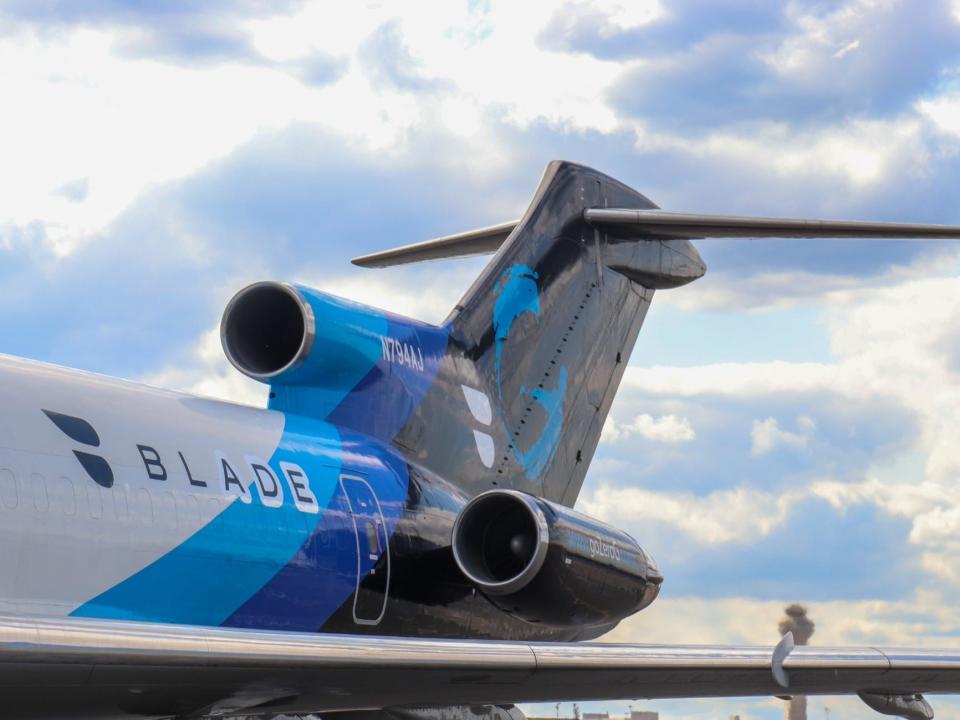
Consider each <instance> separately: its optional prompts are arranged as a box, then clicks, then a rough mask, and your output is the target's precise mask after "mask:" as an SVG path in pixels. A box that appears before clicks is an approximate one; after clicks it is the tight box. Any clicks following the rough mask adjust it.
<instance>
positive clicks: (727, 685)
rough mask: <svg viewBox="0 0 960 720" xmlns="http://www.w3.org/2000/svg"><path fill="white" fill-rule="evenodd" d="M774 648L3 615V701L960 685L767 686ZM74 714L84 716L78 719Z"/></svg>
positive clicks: (435, 700) (847, 659)
mask: <svg viewBox="0 0 960 720" xmlns="http://www.w3.org/2000/svg"><path fill="white" fill-rule="evenodd" d="M772 654H773V648H771V647H710V646H669V645H612V644H609V645H608V644H599V643H592V644H583V643H556V644H547V643H523V642H496V641H459V640H422V639H409V638H383V637H373V636H371V637H364V636H345V635H318V634H307V633H281V632H262V631H248V630H231V629H222V628H197V627H187V626H176V625H155V624H148V623H120V622H115V621H96V620H80V619H67V620H25V619H18V618H0V665H2V668H3V669H2V671H0V686H2V687H3V695H4V698H5V706H6V707H8V708H11V707H15V708H22V709H23V710H24V712H23V713H22V714H20V715H19V716H21V717H37V718H40V717H55V716H56V715H57V713H63V712H66V711H69V712H70V713H71V714H72V715H73V716H75V717H95V716H103V717H123V716H124V713H125V712H139V713H143V714H147V715H149V714H150V713H155V714H158V715H159V714H163V713H164V712H174V711H177V712H181V711H185V710H186V709H188V708H193V709H195V708H197V707H200V706H203V707H206V706H208V705H209V706H213V705H216V706H217V707H220V708H221V709H222V708H225V707H234V708H246V707H253V706H254V705H258V704H261V703H264V702H269V703H270V707H271V708H272V709H277V710H278V711H279V710H289V711H304V712H305V711H323V710H327V711H330V710H346V709H355V708H370V707H391V706H399V705H413V704H416V705H443V704H464V703H512V702H541V701H551V702H557V701H561V700H601V699H626V698H668V697H675V698H682V697H707V696H748V695H783V694H790V693H797V694H799V693H805V694H831V693H848V692H857V691H864V690H866V691H876V690H882V691H887V692H890V691H903V692H920V691H922V692H933V693H937V692H957V691H960V650H958V651H952V650H942V651H937V650H922V649H904V650H883V651H881V650H879V649H875V648H810V647H797V648H795V649H794V650H793V651H792V652H791V653H790V654H789V655H788V656H787V658H786V659H785V661H784V664H783V667H784V669H785V670H786V671H787V673H788V675H789V678H790V686H789V688H788V689H786V690H785V689H784V688H782V687H780V686H779V685H778V684H777V683H776V682H775V681H774V678H773V674H772ZM67 687H69V692H63V693H61V692H60V691H58V688H61V689H64V690H65V689H66V688H67ZM58 697H64V698H69V701H67V700H64V701H60V700H58V699H57V698H58ZM79 698H83V699H84V700H85V701H86V702H84V703H80V702H78V699H79ZM171 703H175V704H176V706H177V707H171ZM224 703H226V704H224ZM230 703H233V704H232V705H231V704H230ZM80 707H82V708H83V709H82V710H80V711H79V712H80V713H88V712H89V715H84V714H80V715H78V714H77V712H78V708H80ZM121 710H122V712H121Z"/></svg>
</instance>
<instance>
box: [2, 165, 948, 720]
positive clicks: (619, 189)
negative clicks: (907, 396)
mask: <svg viewBox="0 0 960 720" xmlns="http://www.w3.org/2000/svg"><path fill="white" fill-rule="evenodd" d="M713 237H747V238H762V237H796V238H817V237H856V238H881V239H882V238H907V237H915V238H954V239H956V238H960V227H945V226H935V225H914V224H891V223H876V222H856V221H831V220H790V219H775V218H762V217H730V216H722V215H700V214H692V213H677V212H668V211H664V210H661V209H659V208H658V207H657V206H656V205H654V204H653V203H652V202H651V201H650V200H648V199H647V198H646V197H644V196H643V195H641V194H640V193H638V192H636V191H635V190H632V189H630V188H629V187H627V186H626V185H624V184H623V183H621V182H618V181H617V180H615V179H613V178H611V177H608V176H607V175H604V174H602V173H600V172H598V171H596V170H593V169H591V168H588V167H585V166H582V165H578V164H575V163H571V162H561V161H557V162H552V163H550V164H549V165H548V166H547V168H546V171H545V173H544V175H543V178H542V179H541V181H540V184H539V186H538V188H537V190H536V193H535V195H534V197H533V200H532V202H531V203H530V206H529V207H528V209H527V210H526V212H525V214H524V215H523V217H522V218H521V219H519V220H517V221H514V222H508V223H503V224H500V225H496V226H493V227H489V228H484V229H481V230H474V231H470V232H465V233H460V234H457V235H451V236H447V237H444V238H439V239H436V240H430V241H426V242H422V243H417V244H414V245H408V246H405V247H400V248H396V249H393V250H387V251H384V252H377V253H373V254H370V255H366V256H363V257H360V258H357V259H355V260H354V262H355V263H356V264H357V265H360V266H363V267H387V266H392V265H398V264H402V263H410V262H421V261H425V260H432V259H437V258H451V257H460V256H467V255H475V254H483V253H493V257H492V259H491V260H490V261H489V263H488V264H487V266H486V267H485V269H484V270H483V271H482V272H481V274H480V276H479V277H478V278H477V279H476V281H475V282H474V283H473V285H472V286H471V287H470V288H469V290H468V291H467V292H466V294H465V295H464V296H463V298H462V299H461V300H460V302H459V303H457V305H456V306H455V307H454V308H453V310H452V311H451V313H450V315H449V317H447V319H446V320H445V321H444V322H442V323H441V324H439V325H432V324H428V323H424V322H419V321H416V320H412V319H409V318H405V317H400V316H398V315H395V314H393V313H390V312H386V311H383V310H378V309H374V308H371V307H366V306H364V305H361V304H358V303H355V302H350V301H347V300H344V299H341V298H337V297H334V296H332V295H329V294H326V293H323V292H320V291H318V290H315V289H311V288H309V287H305V286H302V285H296V284H288V283H282V282H274V281H265V282H258V283H255V284H253V285H250V286H249V287H246V288H243V289H242V290H240V291H239V292H238V293H237V294H236V295H235V296H234V297H233V299H232V300H230V302H229V303H228V305H227V306H226V309H225V311H224V314H223V318H222V322H221V340H222V345H223V349H224V351H225V353H226V356H227V358H228V359H229V361H230V362H231V363H232V364H233V366H234V367H235V368H236V369H237V370H239V371H240V372H241V373H244V374H245V375H247V376H249V377H251V378H253V379H255V380H258V381H260V382H263V383H265V384H267V385H268V386H269V399H268V402H267V407H266V408H253V407H246V406H241V405H238V404H232V403H229V402H221V401H215V400H210V399H204V398H200V397H194V396H190V395H187V394H182V393H177V392H170V391H166V390H161V389H157V388H153V387H148V386H145V385H140V384H136V383H133V382H128V381H125V380H120V379H114V378H109V377H104V376H101V375H96V374H91V373H86V372H80V371H76V370H70V369H65V368H61V367H55V366H52V365H48V364H44V363H41V362H35V361H30V360H25V359H19V358H14V357H9V356H0V544H2V547H3V552H2V553H0V714H2V716H3V717H8V718H28V719H32V720H52V719H53V718H65V717H70V718H105V719H109V720H113V719H120V718H141V719H143V718H181V719H186V718H206V717H221V718H222V717H232V716H249V717H262V718H268V717H274V716H278V715H281V714H300V715H305V714H308V713H320V714H321V715H322V716H323V717H325V718H329V717H337V718H342V719H343V720H386V719H388V718H392V719H393V720H445V719H450V720H488V719H489V720H522V719H523V714H522V712H521V711H520V710H519V709H518V708H516V707H515V704H517V703H531V702H556V701H566V700H579V701H583V700H607V699H627V698H694V697H720V696H780V697H786V696H792V695H795V694H803V695H810V694H858V695H859V696H860V697H861V698H862V699H863V700H864V701H865V702H866V703H867V704H868V705H869V706H870V707H872V708H874V709H875V710H877V711H878V712H880V713H884V714H888V715H899V716H901V717H904V718H909V719H910V720H918V719H921V718H922V719H924V720H929V718H931V717H932V716H933V712H932V709H931V707H930V705H929V703H928V702H927V701H926V699H925V698H924V696H923V693H957V692H960V650H929V649H885V648H883V649H881V648H875V647H864V648H857V647H839V648H830V647H800V646H797V647H795V646H794V643H793V638H792V636H791V635H790V634H789V633H788V634H787V635H785V636H784V637H783V638H782V639H781V641H780V643H779V644H777V645H776V646H774V647H752V646H743V647H741V646H686V645H640V644H634V645H627V644H625V645H615V644H603V643H593V642H589V641H590V640H594V639H596V638H598V637H600V636H601V635H602V634H604V633H605V632H607V631H609V630H610V629H611V628H613V627H614V626H616V625H617V623H619V622H620V621H621V620H623V619H624V618H626V617H629V616H630V615H632V614H634V613H636V612H638V611H640V610H642V609H643V608H645V607H647V606H649V605H650V604H651V603H652V602H654V601H655V599H656V598H657V596H658V594H659V592H660V589H661V586H662V583H663V581H664V577H663V574H662V573H661V571H660V569H659V566H658V565H657V563H656V562H655V561H654V560H653V558H651V557H650V555H649V554H648V553H647V552H646V551H644V550H643V548H642V547H641V546H640V545H639V544H638V543H637V541H636V540H634V539H633V538H632V537H631V536H630V535H628V534H627V533H625V532H623V531H621V530H619V529H617V528H615V527H611V526H610V525H608V524H606V523H604V522H601V521H600V520H597V519H594V518H590V517H587V516H586V515H584V514H582V513H580V512H578V511H576V510H574V509H573V505H574V503H575V501H576V499H577V496H578V493H579V492H580V488H581V485H582V484H583V481H584V477H585V475H586V472H587V468H588V467H589V465H590V461H591V459H592V457H593V455H594V451H595V449H596V447H597V443H598V440H599V437H600V433H601V429H602V427H603V424H604V420H605V418H606V416H607V413H608V411H609V409H610V405H611V403H612V402H613V398H614V395H615V394H616V391H617V387H618V385H619V383H620V380H621V377H622V375H623V372H624V369H625V368H626V366H627V360H628V358H629V357H630V354H631V351H632V349H633V346H634V343H635V341H636V339H637V335H638V333H639V332H640V328H641V325H642V324H643V321H644V317H645V316H646V313H647V310H648V309H649V307H650V303H651V301H652V299H653V297H654V294H655V293H656V292H657V291H658V290H666V289H670V288H676V287H680V286H683V285H686V284H687V283H690V282H692V281H694V280H696V279H697V278H699V277H701V276H702V275H703V274H704V272H705V271H706V266H705V263H704V261H703V259H702V258H701V256H700V255H699V253H698V251H697V249H696V248H695V246H694V244H693V242H692V241H693V240H695V239H700V238H713ZM585 641H586V642H585Z"/></svg>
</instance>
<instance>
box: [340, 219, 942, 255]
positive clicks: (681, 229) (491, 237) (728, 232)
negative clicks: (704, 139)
mask: <svg viewBox="0 0 960 720" xmlns="http://www.w3.org/2000/svg"><path fill="white" fill-rule="evenodd" d="M583 219H584V220H585V221H586V222H588V223H589V224H591V225H593V226H594V227H597V228H602V229H603V230H604V232H607V233H609V234H611V235H615V236H618V237H624V238H632V239H638V240H639V239H643V238H644V237H648V238H650V239H651V240H655V239H667V238H686V239H690V240H694V239H698V238H875V239H884V238H886V239H894V238H926V239H931V240H933V239H960V226H956V225H917V224H914V223H890V222H865V221H862V220H804V219H795V218H768V217H750V216H744V215H701V214H699V213H680V212H667V211H665V210H636V209H632V208H588V209H586V210H584V211H583ZM519 222H520V221H519V220H513V221H511V222H505V223H501V224H500V225H492V226H490V227H485V228H481V229H479V230H469V231H467V232H462V233H457V234H456V235H447V236H445V237H439V238H434V239H433V240H426V241H424V242H419V243H414V244H412V245H404V246H403V247H398V248H393V249H391V250H383V251H382V252H376V253H371V254H369V255H361V256H360V257H356V258H354V259H353V261H352V262H353V264H354V265H359V266H360V267H370V268H382V267H390V266H391V265H405V264H407V263H416V262H423V261H425V260H441V259H445V258H454V257H467V256H469V255H483V254H486V253H493V252H496V251H497V250H498V249H499V248H500V246H501V245H502V244H503V242H504V240H506V239H507V237H509V235H510V233H511V232H513V230H514V228H516V226H517V224H518V223H519Z"/></svg>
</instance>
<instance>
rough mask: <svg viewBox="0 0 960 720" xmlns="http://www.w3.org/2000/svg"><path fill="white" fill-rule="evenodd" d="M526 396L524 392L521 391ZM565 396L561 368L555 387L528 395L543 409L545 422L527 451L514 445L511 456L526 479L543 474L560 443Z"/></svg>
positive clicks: (536, 390)
mask: <svg viewBox="0 0 960 720" xmlns="http://www.w3.org/2000/svg"><path fill="white" fill-rule="evenodd" d="M522 392H524V394H526V391H525V390H524V391H522ZM566 394H567V369H566V368H565V367H561V368H560V371H559V373H558V376H557V385H556V387H555V388H554V389H553V390H546V389H544V388H536V389H534V391H533V392H532V393H531V394H530V397H531V398H532V399H533V401H534V402H535V403H537V404H538V405H540V407H542V408H543V411H544V412H545V413H546V414H547V420H546V422H545V423H544V426H543V432H542V433H540V437H539V438H537V441H536V442H535V443H533V445H531V446H530V447H529V448H527V450H525V451H524V450H520V448H518V447H516V446H515V445H514V448H513V454H514V455H515V456H516V458H517V461H518V462H519V463H520V464H521V465H522V466H523V469H524V471H526V474H527V477H528V478H535V477H537V476H538V475H540V473H541V472H543V469H544V468H545V467H546V466H547V463H548V462H549V461H550V458H552V457H553V454H554V452H556V450H557V445H558V444H559V443H560V432H561V431H562V430H563V401H564V398H565V397H566Z"/></svg>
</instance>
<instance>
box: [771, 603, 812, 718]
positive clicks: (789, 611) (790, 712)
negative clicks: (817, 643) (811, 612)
mask: <svg viewBox="0 0 960 720" xmlns="http://www.w3.org/2000/svg"><path fill="white" fill-rule="evenodd" d="M777 629H778V630H779V631H780V636H781V637H783V635H784V634H785V633H787V632H793V642H794V644H796V645H806V644H807V643H808V642H810V636H811V635H813V631H814V624H813V621H812V620H811V619H810V618H809V617H807V609H806V608H805V607H804V606H803V605H799V604H797V603H794V604H793V605H787V608H786V610H785V611H784V616H783V618H782V619H781V620H780V624H779V625H778V626H777ZM783 716H784V718H785V720H807V696H806V695H794V696H793V697H792V698H791V699H790V700H789V701H788V702H787V704H786V707H785V708H784V715H783Z"/></svg>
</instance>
